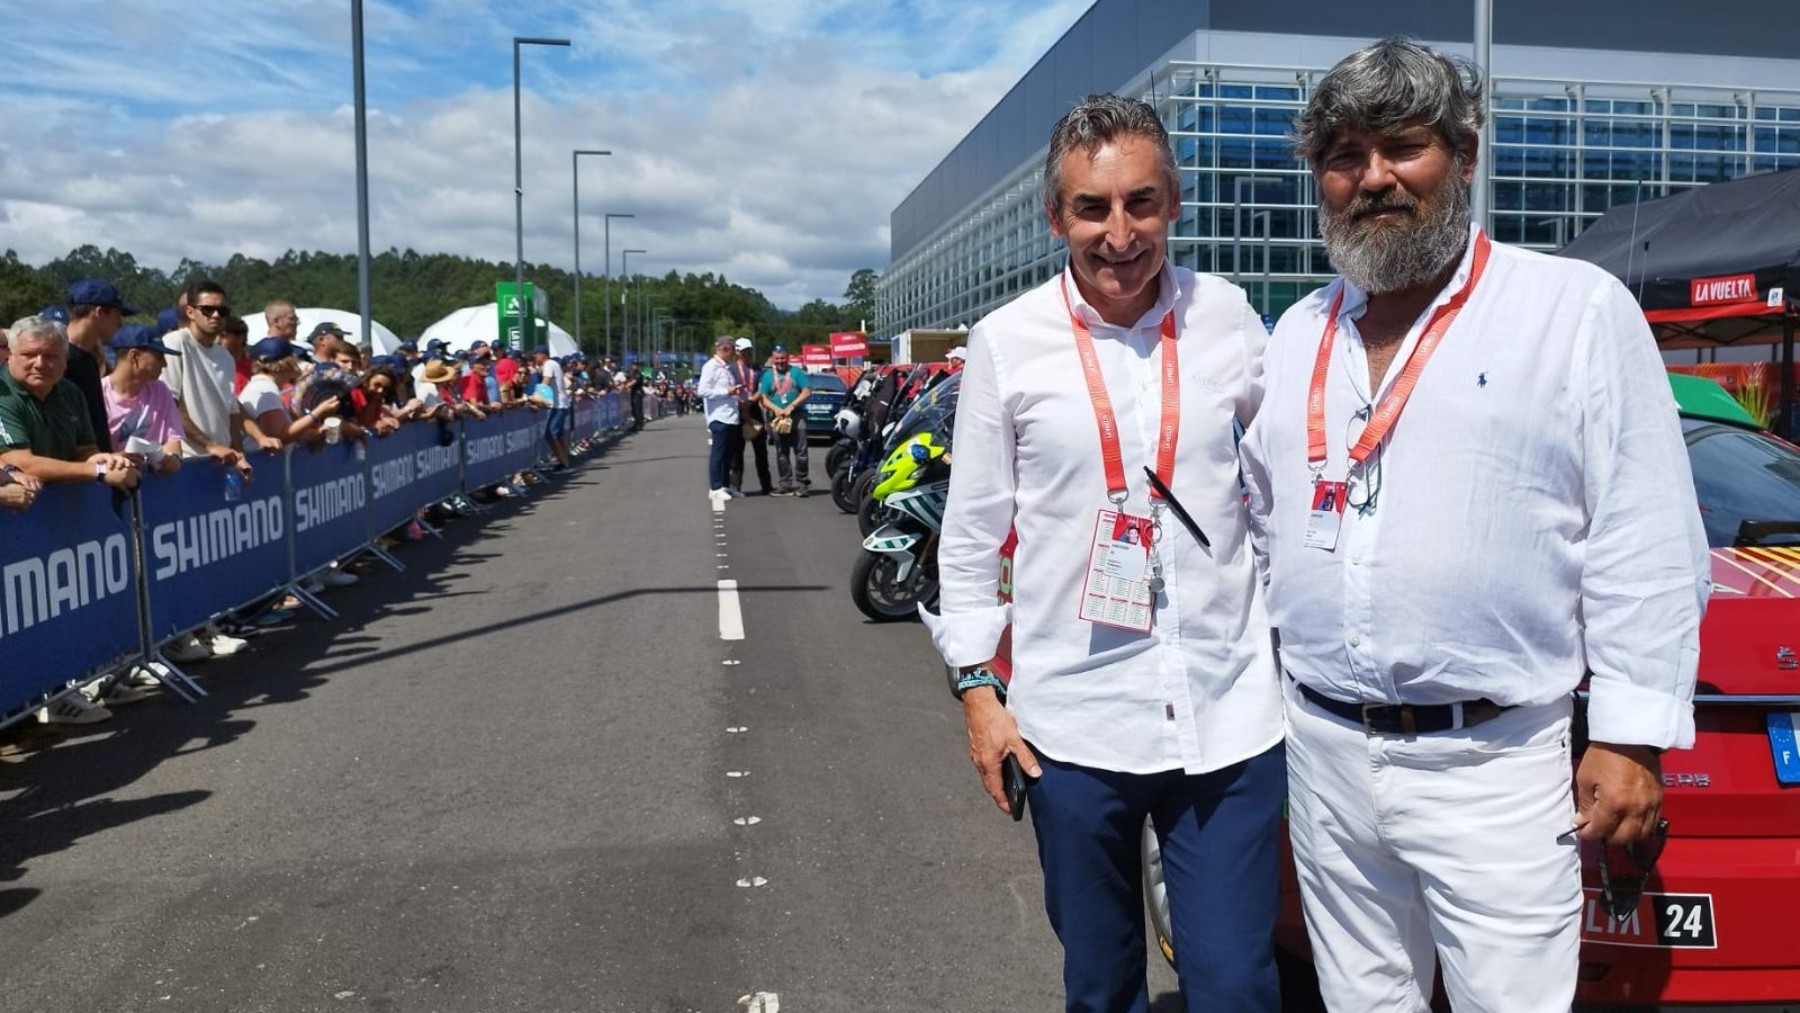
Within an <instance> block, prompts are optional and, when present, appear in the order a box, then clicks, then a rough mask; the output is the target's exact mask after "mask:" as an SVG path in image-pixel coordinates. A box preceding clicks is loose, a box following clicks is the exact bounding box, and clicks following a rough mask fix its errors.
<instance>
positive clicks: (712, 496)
mask: <svg viewBox="0 0 1800 1013" xmlns="http://www.w3.org/2000/svg"><path fill="white" fill-rule="evenodd" d="M706 498H707V499H709V500H712V501H713V502H714V503H717V502H718V501H720V500H722V499H730V498H731V497H730V496H729V495H727V494H726V492H725V490H723V489H713V490H711V491H709V492H708V493H707V494H706Z"/></svg>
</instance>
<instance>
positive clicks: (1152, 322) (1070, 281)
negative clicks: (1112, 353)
mask: <svg viewBox="0 0 1800 1013" xmlns="http://www.w3.org/2000/svg"><path fill="white" fill-rule="evenodd" d="M1062 286H1063V291H1064V292H1066V293H1067V294H1068V297H1069V306H1070V308H1071V309H1073V310H1074V311H1075V313H1076V315H1077V316H1078V317H1079V318H1080V319H1081V322H1082V323H1084V324H1087V325H1088V326H1089V327H1090V328H1094V329H1099V328H1102V327H1108V328H1112V329H1114V330H1120V329H1121V328H1120V327H1119V326H1118V325H1117V324H1110V323H1107V322H1106V320H1105V319H1104V318H1102V317H1101V316H1100V311H1099V310H1097V309H1095V308H1094V307H1093V306H1091V305H1090V304H1089V303H1088V301H1087V299H1086V298H1084V297H1083V296H1082V294H1081V286H1079V285H1077V284H1075V266H1074V264H1072V263H1071V264H1069V265H1068V266H1066V267H1064V268H1063V274H1062ZM1156 288H1157V292H1156V304H1155V305H1154V306H1151V307H1150V308H1149V309H1148V310H1146V311H1145V313H1144V315H1143V316H1141V317H1139V318H1138V321H1137V323H1135V324H1133V325H1132V326H1131V327H1130V328H1128V329H1129V330H1134V331H1135V330H1139V329H1141V328H1145V327H1155V326H1157V325H1159V324H1161V323H1162V318H1163V317H1164V315H1166V314H1167V313H1168V312H1169V310H1171V309H1173V308H1174V306H1175V303H1176V301H1177V300H1179V299H1180V298H1181V296H1182V294H1183V293H1182V287H1181V279H1180V278H1179V277H1177V276H1176V274H1175V269H1174V268H1173V267H1171V266H1170V265H1169V258H1168V256H1167V254H1166V253H1165V254H1164V256H1163V265H1162V270H1161V271H1159V272H1157V275H1156Z"/></svg>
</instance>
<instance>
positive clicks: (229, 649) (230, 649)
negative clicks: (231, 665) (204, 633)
mask: <svg viewBox="0 0 1800 1013" xmlns="http://www.w3.org/2000/svg"><path fill="white" fill-rule="evenodd" d="M249 646H250V641H248V640H243V639H240V638H238V637H231V636H226V635H225V634H223V633H215V634H213V636H211V637H210V638H208V639H207V641H206V649H207V650H209V651H211V652H212V654H213V657H215V658H229V657H231V656H232V655H234V654H242V653H243V652H244V648H246V647H249Z"/></svg>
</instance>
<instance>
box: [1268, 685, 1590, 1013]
mask: <svg viewBox="0 0 1800 1013" xmlns="http://www.w3.org/2000/svg"><path fill="white" fill-rule="evenodd" d="M1283 682H1285V683H1287V696H1288V699H1287V715H1288V717H1287V724H1288V740H1287V741H1288V805H1289V815H1288V827H1289V833H1290V835H1291V837H1292V839H1293V845H1294V864H1295V866H1296V868H1297V871H1298V873H1299V879H1300V896H1301V900H1302V901H1303V903H1304V907H1305V911H1306V927H1307V932H1308V934H1309V935H1310V937H1311V941H1312V950H1313V960H1314V964H1315V966H1316V967H1317V968H1318V972H1319V985H1320V990H1321V991H1322V992H1323V993H1324V997H1325V1003H1326V1005H1327V1007H1329V1008H1330V1009H1331V1010H1332V1011H1333V1013H1371V1011H1376V1010H1379V1011H1382V1013H1426V1011H1427V1010H1428V1009H1429V1004H1430V1000H1431V992H1432V985H1433V979H1434V972H1435V969H1436V967H1437V966H1441V967H1442V969H1443V972H1444V986H1445V991H1446V992H1447V993H1448V994H1449V997H1450V1003H1451V1006H1452V1007H1453V1008H1455V1010H1456V1011H1457V1013H1480V1011H1487V1013H1568V1010H1569V1006H1570V1004H1571V1003H1572V1002H1573V1001H1574V997H1575V975H1576V968H1577V954H1578V951H1579V946H1580V930H1581V922H1580V917H1581V902H1582V894H1581V862H1580V854H1579V849H1578V846H1577V845H1576V843H1575V839H1574V835H1573V834H1570V833H1569V830H1570V828H1571V827H1572V826H1573V825H1574V819H1575V803H1574V793H1573V791H1572V789H1571V783H1572V776H1571V768H1570V765H1569V721H1570V714H1571V706H1570V704H1569V703H1567V702H1564V703H1560V704H1557V705H1553V706H1548V707H1530V708H1524V707H1521V708H1515V709H1513V710H1509V711H1507V712H1505V713H1504V714H1501V715H1500V716H1499V717H1497V718H1494V719H1493V720H1491V721H1488V722H1487V723H1485V724H1481V725H1477V726H1476V727H1474V728H1472V729H1465V730H1458V731H1448V732H1438V733H1435V734H1431V735H1413V736H1406V735H1379V734H1373V733H1368V732H1365V731H1363V729H1362V728H1361V727H1359V726H1356V725H1352V724H1350V723H1348V722H1346V721H1343V720H1342V719H1340V718H1337V717H1335V716H1333V715H1331V714H1327V713H1326V712H1324V711H1323V710H1321V709H1319V708H1318V707H1316V706H1314V705H1312V704H1310V703H1308V702H1306V700H1305V699H1304V698H1303V697H1301V696H1300V693H1299V691H1298V690H1297V689H1295V688H1294V686H1293V684H1292V682H1291V681H1290V680H1286V679H1284V680H1283Z"/></svg>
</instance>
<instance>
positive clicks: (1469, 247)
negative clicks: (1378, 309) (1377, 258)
mask: <svg viewBox="0 0 1800 1013" xmlns="http://www.w3.org/2000/svg"><path fill="white" fill-rule="evenodd" d="M1479 231H1480V230H1479V229H1477V228H1476V227H1475V223H1474V222H1470V223H1469V239H1468V242H1466V243H1464V244H1463V252H1462V259H1460V260H1458V261H1457V262H1456V273H1455V274H1452V275H1451V276H1450V280H1449V281H1447V282H1445V283H1444V287H1443V288H1442V289H1440V290H1439V291H1438V294H1437V297H1436V298H1434V299H1432V301H1431V305H1432V306H1436V305H1437V304H1438V303H1441V302H1443V301H1444V300H1445V299H1448V298H1449V294H1450V293H1452V292H1460V291H1462V287H1463V286H1464V285H1467V284H1468V283H1469V272H1471V271H1473V270H1474V269H1475V235H1476V233H1478V232H1479ZM1342 283H1343V286H1344V304H1343V306H1342V307H1340V308H1339V310H1338V312H1340V313H1341V314H1343V315H1344V316H1345V317H1351V318H1355V317H1359V316H1361V315H1362V311H1363V310H1364V309H1367V308H1368V305H1369V293H1367V292H1365V291H1363V290H1362V288H1361V287H1360V286H1358V285H1356V284H1354V283H1353V282H1351V281H1350V279H1348V278H1344V279H1342Z"/></svg>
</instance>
